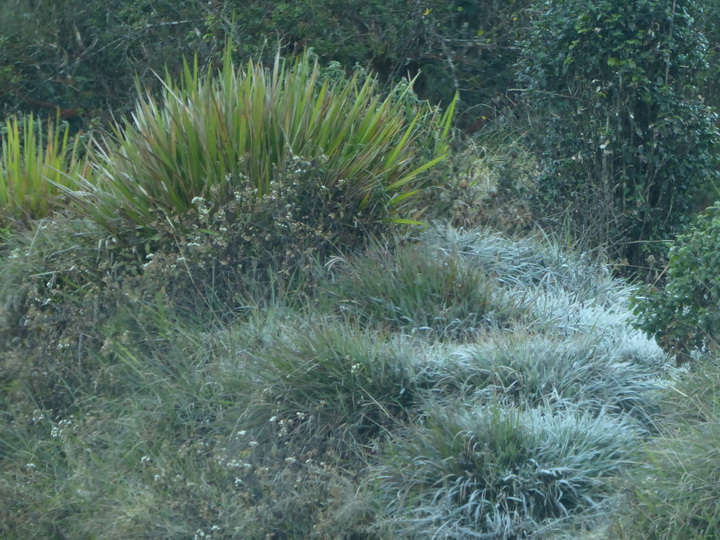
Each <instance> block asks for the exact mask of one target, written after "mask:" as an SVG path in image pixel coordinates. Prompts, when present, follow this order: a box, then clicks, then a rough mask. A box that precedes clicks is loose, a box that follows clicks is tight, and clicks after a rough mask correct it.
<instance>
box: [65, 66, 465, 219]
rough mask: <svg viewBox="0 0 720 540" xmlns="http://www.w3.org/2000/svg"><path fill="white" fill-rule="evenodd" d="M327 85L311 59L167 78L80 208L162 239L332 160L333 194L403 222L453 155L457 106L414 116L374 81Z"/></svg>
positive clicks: (145, 101)
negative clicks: (288, 171) (178, 222)
mask: <svg viewBox="0 0 720 540" xmlns="http://www.w3.org/2000/svg"><path fill="white" fill-rule="evenodd" d="M320 75H321V69H320V67H319V66H318V64H317V62H316V61H314V60H312V59H311V58H310V57H309V56H307V55H305V56H302V57H300V58H298V59H295V60H284V59H281V58H280V57H279V56H277V57H276V59H275V62H274V65H273V66H271V67H269V68H267V67H265V66H263V65H262V64H258V63H255V62H252V61H249V62H248V63H247V64H245V65H244V66H243V67H241V68H240V69H236V68H235V66H234V65H233V62H232V60H231V58H230V55H229V53H226V55H225V58H224V59H223V64H222V68H221V70H220V72H219V73H217V74H215V75H213V74H210V73H208V74H206V75H204V76H202V75H200V73H199V71H198V67H197V62H195V63H194V64H193V65H192V66H190V65H188V64H186V65H185V68H184V70H183V72H182V74H181V76H180V78H179V80H178V81H175V80H173V78H172V77H171V76H169V75H168V74H166V76H165V79H164V81H163V91H162V99H161V101H160V102H156V101H155V100H154V99H153V98H152V97H151V96H149V95H146V96H142V97H141V98H140V100H139V103H138V107H137V111H136V112H135V114H134V115H133V116H132V118H131V120H129V121H127V122H126V123H125V124H123V125H118V126H116V127H115V133H116V136H115V139H110V138H108V137H106V138H104V139H102V140H101V141H100V144H99V147H98V149H97V150H96V152H95V155H96V157H97V163H96V170H97V171H98V177H99V178H98V181H97V183H92V182H85V183H83V186H85V188H87V189H88V190H89V191H90V195H89V196H88V194H87V193H86V194H82V195H81V196H77V197H76V200H77V202H78V203H79V204H80V205H81V207H82V208H84V210H85V211H86V212H87V213H89V214H90V215H91V216H93V217H94V218H95V219H96V220H97V221H99V222H101V223H103V224H104V225H105V226H108V227H111V228H117V227H125V226H127V225H130V226H132V227H135V228H140V229H149V230H151V229H152V223H153V220H154V219H155V218H156V217H158V216H168V217H172V216H175V215H180V214H183V213H185V212H187V211H188V210H189V208H190V207H191V206H192V201H193V199H194V198H195V197H203V198H204V199H206V200H209V201H210V202H211V203H212V204H223V203H224V202H225V201H227V200H228V199H229V198H230V197H231V196H232V193H233V192H234V191H237V190H246V189H247V188H248V187H251V188H252V189H254V190H255V192H256V194H257V195H258V196H260V197H262V196H264V195H266V194H267V193H268V192H269V191H270V185H271V182H273V181H279V180H280V179H279V178H277V171H279V170H285V167H286V166H287V164H288V163H289V160H290V159H291V158H292V157H293V156H298V157H302V158H303V159H305V160H312V159H315V158H322V159H323V162H324V164H325V170H326V178H325V179H324V182H325V185H327V186H328V187H332V186H335V185H336V184H337V183H338V182H340V181H342V182H347V183H348V184H349V185H350V186H351V187H352V192H353V193H354V194H355V196H356V197H358V202H359V201H361V200H362V201H363V202H364V205H363V206H364V207H365V208H368V207H369V205H370V203H372V204H382V205H385V204H388V201H392V206H393V208H396V209H397V211H399V209H400V207H401V206H404V205H405V203H406V202H407V201H408V200H409V198H410V197H411V195H412V194H413V193H415V192H416V191H417V187H416V188H413V187H412V185H413V183H414V180H415V179H416V177H417V176H418V175H420V174H422V173H423V172H425V171H426V170H427V169H428V168H430V167H432V166H433V165H435V164H436V163H438V162H439V161H440V160H441V159H443V158H444V156H445V155H446V153H447V145H443V144H442V139H443V138H446V137H447V136H448V133H449V122H450V118H451V116H452V105H451V108H450V110H449V111H448V112H446V113H445V114H441V113H440V112H439V111H438V110H436V109H434V108H432V107H430V106H428V105H425V104H421V105H416V104H413V105H412V106H408V104H407V102H406V100H405V97H404V96H403V95H402V93H401V94H400V95H399V96H398V95H391V96H388V97H385V98H383V97H382V96H381V95H380V93H379V90H378V83H377V80H376V79H375V78H374V77H369V76H366V75H361V74H358V73H355V74H354V75H353V76H352V77H351V78H350V79H347V80H322V78H321V76H320ZM404 100H405V101H404ZM438 141H440V142H438ZM105 148H108V149H109V150H108V151H105V150H104V149H105ZM428 156H430V157H428ZM248 182H250V186H248V185H247V183H248ZM393 197H394V198H393ZM401 203H402V204H401ZM386 208H387V207H386ZM371 214H372V212H371ZM397 217H398V218H400V219H407V218H409V217H410V216H397ZM118 218H120V219H119V220H118ZM127 222H129V223H127Z"/></svg>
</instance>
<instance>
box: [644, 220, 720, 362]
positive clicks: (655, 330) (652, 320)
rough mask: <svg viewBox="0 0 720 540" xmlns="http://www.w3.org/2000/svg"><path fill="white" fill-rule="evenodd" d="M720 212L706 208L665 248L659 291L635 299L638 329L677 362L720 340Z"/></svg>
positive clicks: (647, 290)
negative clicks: (666, 258) (665, 261)
mask: <svg viewBox="0 0 720 540" xmlns="http://www.w3.org/2000/svg"><path fill="white" fill-rule="evenodd" d="M718 210H720V207H718V206H713V207H710V208H709V209H708V210H707V211H706V212H705V213H704V214H703V215H701V216H700V217H699V218H698V220H697V222H696V224H695V225H694V226H693V227H692V228H690V229H689V230H688V231H687V232H686V233H685V234H682V235H680V236H678V237H677V238H676V239H675V241H674V242H673V244H672V246H671V248H670V254H669V261H668V265H667V276H666V283H665V286H664V288H663V289H662V290H657V289H655V288H647V287H646V288H645V290H644V291H643V293H642V294H639V295H637V296H636V297H635V299H634V302H635V312H636V313H637V314H638V315H639V322H638V326H639V327H640V328H642V329H643V330H645V331H646V332H647V333H648V334H650V335H652V336H655V338H656V339H657V340H658V343H660V345H661V346H662V347H663V348H664V349H665V350H666V351H668V352H671V353H673V354H676V355H678V361H682V360H685V359H688V358H689V353H690V352H691V351H692V350H695V349H699V350H707V349H708V348H715V347H716V346H717V343H718V341H719V338H720V335H719V334H718V329H719V328H720V307H719V306H720V279H719V278H718V266H719V265H720V213H719V212H718Z"/></svg>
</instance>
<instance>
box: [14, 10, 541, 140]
mask: <svg viewBox="0 0 720 540" xmlns="http://www.w3.org/2000/svg"><path fill="white" fill-rule="evenodd" d="M527 4H528V0H514V1H512V2H494V1H486V0H483V1H481V2H469V1H461V2H451V3H447V2H441V1H439V0H431V1H429V2H423V3H418V2H406V1H405V0H391V1H376V0H373V1H370V2H369V1H364V0H363V1H360V0H343V1H341V2H338V1H329V0H302V1H294V2H275V1H268V0H252V1H245V0H226V1H223V2H218V1H213V2H205V1H201V0H179V1H178V0H153V1H149V0H131V1H128V0H110V1H108V0H84V1H83V0H68V1H66V2H62V3H61V4H58V3H57V2H54V1H53V0H32V1H31V0H8V1H7V2H6V5H7V9H4V10H3V11H2V13H0V43H1V44H2V47H0V104H2V105H4V106H5V108H6V110H9V111H14V110H17V109H21V110H25V111H34V112H36V113H43V114H48V113H49V114H55V110H56V108H60V112H61V114H62V115H63V117H64V118H65V119H67V120H69V121H71V122H72V123H73V125H74V126H76V127H80V126H83V125H84V126H87V125H88V124H90V123H93V122H94V121H96V120H98V119H101V120H103V121H108V120H110V118H111V115H110V113H111V112H112V113H114V114H115V115H121V114H126V113H128V112H129V111H130V110H131V109H132V106H133V102H134V98H135V92H134V85H133V81H134V77H135V75H136V74H137V76H138V77H139V80H140V82H141V84H142V85H143V86H147V87H149V88H151V89H154V90H158V89H159V84H158V81H157V79H156V78H155V75H154V73H162V72H163V69H164V68H165V67H166V66H167V68H168V69H169V70H170V72H171V73H173V74H177V73H179V72H180V70H181V69H182V56H183V55H184V56H186V57H189V56H192V55H193V54H197V55H198V58H199V63H200V65H201V66H203V67H205V66H209V65H213V64H215V65H216V64H217V61H218V58H219V57H220V56H221V54H222V49H223V43H224V42H225V41H226V40H227V39H228V38H230V39H232V40H233V41H234V42H235V45H234V49H235V50H234V54H235V57H236V59H240V60H243V61H244V60H247V59H248V58H251V57H252V58H255V59H256V60H259V59H261V58H262V59H264V60H266V61H267V60H270V59H271V58H272V55H273V54H274V49H275V47H276V44H277V43H278V42H280V43H282V46H283V52H284V53H285V54H288V55H295V54H298V53H300V52H302V51H303V50H305V49H307V48H310V47H312V48H313V50H314V51H315V52H316V53H317V54H318V55H319V56H320V57H321V58H322V60H323V62H325V63H328V62H330V61H338V62H340V63H341V64H342V66H343V67H344V68H345V69H347V70H350V69H352V68H353V66H355V65H356V64H358V65H360V66H362V67H363V68H365V69H368V70H373V71H374V72H376V73H378V74H379V77H380V80H381V81H382V83H383V84H385V83H387V84H388V85H389V86H392V85H394V84H396V83H397V82H398V81H399V80H400V79H402V78H405V77H410V78H412V77H414V76H416V75H418V74H419V75H420V77H419V80H418V84H417V89H418V92H419V93H420V95H421V96H422V97H423V98H426V99H429V100H431V101H432V102H434V103H436V102H439V101H443V102H444V104H447V103H449V102H450V101H451V100H452V98H453V95H454V93H455V92H456V91H459V93H460V94H461V98H462V101H463V110H467V111H468V114H467V115H466V118H465V120H464V123H465V124H466V125H468V124H473V123H475V122H476V121H477V122H484V121H485V120H486V119H487V118H483V116H490V115H491V112H490V111H491V110H492V109H493V108H494V107H495V106H497V103H495V98H496V96H499V95H501V94H502V93H503V92H504V90H505V88H507V87H509V86H511V83H510V81H512V80H513V73H512V69H511V67H510V66H512V64H513V61H514V59H515V57H516V54H517V53H516V49H515V47H514V46H513V45H514V41H515V36H516V35H517V33H518V32H520V31H522V29H523V28H524V27H525V18H524V17H522V16H520V14H521V12H522V10H523V9H524V7H525V6H526V5H527ZM516 15H517V16H516ZM478 107H479V109H478ZM108 109H109V110H108Z"/></svg>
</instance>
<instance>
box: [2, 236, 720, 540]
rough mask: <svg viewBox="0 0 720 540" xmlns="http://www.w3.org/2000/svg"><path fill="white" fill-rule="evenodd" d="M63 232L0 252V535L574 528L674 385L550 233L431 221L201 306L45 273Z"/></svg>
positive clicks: (606, 493) (57, 260)
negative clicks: (297, 278) (2, 331)
mask: <svg viewBox="0 0 720 540" xmlns="http://www.w3.org/2000/svg"><path fill="white" fill-rule="evenodd" d="M80 232H82V231H80ZM48 234H49V233H48ZM53 234H58V235H62V234H63V233H62V231H60V232H57V231H56V232H55V233H53ZM67 234H68V235H69V236H68V237H67V238H65V240H64V243H63V242H59V241H58V242H55V243H53V242H52V241H49V240H48V241H47V242H44V243H43V244H42V250H41V252H35V253H34V254H33V255H32V256H30V255H28V253H29V251H28V248H27V245H26V244H25V247H24V248H23V249H19V248H18V250H17V251H16V252H15V255H14V257H13V258H12V259H10V258H7V259H3V261H2V262H0V292H1V293H2V299H3V301H4V302H5V304H4V310H5V312H4V313H3V317H4V320H5V321H8V328H7V330H6V334H7V335H8V336H13V335H15V336H16V337H15V338H11V337H8V347H7V350H6V351H5V352H3V353H2V356H0V367H1V368H2V371H0V377H2V379H1V384H2V386H3V390H5V392H3V393H2V394H0V404H1V405H2V413H0V463H1V464H2V467H1V469H2V471H1V472H0V500H2V501H3V504H2V505H0V537H2V538H9V539H12V538H18V539H19V538H60V537H67V538H118V539H120V538H266V537H267V536H268V535H275V537H278V538H298V539H299V538H350V537H355V538H473V537H475V538H525V537H536V538H553V537H558V538H560V537H569V538H571V537H580V536H579V535H580V532H579V531H592V527H593V526H595V525H596V524H598V523H603V522H604V526H607V524H608V523H611V522H612V521H613V519H614V518H613V517H612V514H611V509H612V508H614V505H615V504H617V503H618V502H619V501H620V500H621V497H623V496H624V495H623V493H624V492H625V491H626V490H625V489H624V487H623V486H624V484H623V475H624V474H625V472H626V471H627V470H633V463H634V462H635V461H637V455H636V454H635V452H636V450H637V449H638V448H640V447H641V446H642V445H643V441H644V440H646V439H647V438H648V437H649V436H650V435H651V434H652V433H655V432H658V431H659V427H658V424H657V421H656V420H657V415H658V414H660V413H662V411H663V406H662V402H661V398H662V396H663V395H664V392H665V391H666V390H664V388H666V387H667V386H668V385H669V383H668V381H669V380H671V379H672V378H673V377H675V375H676V374H675V373H674V370H673V368H671V367H670V364H669V362H668V359H667V358H665V357H664V356H663V354H662V353H661V351H660V350H659V349H658V348H657V346H656V345H655V344H654V343H652V342H650V341H649V340H648V339H646V338H645V337H644V336H643V335H642V334H640V333H639V332H638V331H636V330H634V329H633V328H632V326H631V322H632V315H631V313H630V311H629V308H628V305H627V302H626V300H627V297H628V295H629V294H630V292H631V288H630V287H629V286H628V285H627V284H625V283H623V282H621V281H618V280H616V279H614V278H612V276H611V275H610V274H609V273H608V272H607V271H606V270H605V269H604V267H603V266H602V265H601V264H599V263H597V262H594V261H592V260H591V259H590V258H589V257H583V256H581V255H578V256H576V255H574V254H572V253H570V252H568V251H564V250H562V249H560V248H559V247H558V246H557V245H553V244H552V243H550V242H549V241H548V239H544V240H537V239H520V240H513V239H510V238H507V237H504V236H501V235H499V234H496V233H493V232H490V231H487V230H476V231H465V232H463V231H457V230H453V229H447V228H443V227H439V228H435V229H431V230H428V231H426V232H425V233H423V234H422V235H421V236H420V237H418V238H416V239H413V240H412V241H408V240H405V241H403V242H399V241H398V242H397V243H391V244H390V245H389V246H387V245H386V246H380V245H376V246H375V247H372V248H370V250H369V251H367V252H364V253H355V254H345V255H343V257H342V259H340V258H336V259H331V260H330V261H319V263H318V264H315V265H308V266H307V268H306V269H305V270H303V271H305V272H307V273H308V276H307V279H306V280H301V281H302V282H303V283H305V284H306V285H304V286H303V288H302V289H301V290H300V289H294V288H293V287H291V286H288V285H287V284H283V283H284V282H283V276H274V277H272V279H270V280H269V281H268V279H267V278H265V279H263V280H260V281H257V280H255V277H253V276H248V275H244V274H242V272H238V273H237V277H236V279H237V283H236V286H237V288H238V291H240V292H241V293H242V294H238V295H237V297H238V298H242V299H243V301H242V305H240V306H238V305H228V306H227V310H228V311H227V313H219V312H218V306H217V305H216V304H215V303H212V306H213V307H212V312H208V313H205V312H203V311H202V310H203V309H206V308H203V306H204V305H207V306H209V305H211V303H203V302H202V301H201V300H202V299H201V298H191V299H190V300H192V301H193V302H194V304H192V305H196V306H197V309H196V311H197V312H196V313H194V314H193V313H189V312H188V310H187V309H184V310H183V311H182V312H178V311H177V310H175V309H174V307H173V306H174V305H176V304H174V303H173V302H174V301H175V300H176V299H175V297H173V302H169V301H168V297H167V294H168V293H167V290H168V288H169V287H170V285H171V284H169V283H166V282H155V281H152V280H153V279H156V278H153V275H154V274H152V273H151V272H146V273H145V274H142V275H134V276H132V277H127V276H126V277H125V278H123V279H113V280H110V279H109V278H107V277H106V278H105V279H106V281H105V282H103V284H102V286H101V285H99V284H98V282H93V281H92V279H91V278H90V277H87V275H86V276H85V277H86V278H87V281H74V282H73V283H67V282H63V281H62V280H61V279H60V277H58V278H57V280H56V282H54V283H51V281H52V280H51V279H50V278H49V277H47V276H51V277H52V276H55V275H57V276H66V275H67V276H74V275H75V274H62V273H61V272H60V270H61V269H63V268H64V265H65V264H66V262H67V261H66V260H64V259H63V253H66V250H67V249H70V248H69V247H64V246H66V245H67V246H75V245H76V244H77V245H81V244H82V242H84V241H85V240H83V239H84V238H86V236H87V234H86V233H82V234H79V232H78V231H75V232H74V233H73V232H69V230H68V232H67ZM83 235H84V236H83ZM92 242H95V240H92ZM35 245H36V246H40V244H38V243H37V242H36V244H35ZM53 246H55V247H53ZM108 249H110V248H108ZM68 253H71V254H73V256H76V255H77V254H83V255H82V256H83V257H87V258H88V260H89V258H94V259H93V260H102V258H103V257H105V256H106V254H105V252H103V251H102V250H98V249H96V250H94V251H93V250H87V251H83V250H80V249H77V250H76V251H68ZM158 257H160V255H158ZM76 259H77V257H76ZM75 262H76V263H77V264H80V263H79V262H78V261H77V260H75ZM128 264H129V263H128ZM80 266H82V265H80ZM89 266H91V265H89ZM98 268H100V269H102V268H104V267H103V266H102V265H99V266H98ZM38 275H42V278H41V279H42V280H43V282H42V283H43V286H42V287H40V286H35V285H32V284H33V283H35V281H36V280H37V279H38V278H37V277H33V276H38ZM211 278H212V276H209V277H208V283H197V282H195V283H194V284H195V285H197V288H195V289H193V290H192V291H190V292H188V293H187V294H193V291H203V290H211V285H212V283H211V281H210V280H211ZM193 279H195V280H197V279H198V276H197V275H195V276H194V277H193ZM307 284H310V285H307ZM18 291H25V292H24V293H23V294H22V295H20V296H18ZM173 294H174V295H177V294H180V293H179V292H178V290H174V291H173ZM43 295H45V296H46V297H47V298H45V296H43ZM79 299H84V300H85V302H84V303H83V302H80V301H79ZM43 302H45V303H43ZM27 305H31V306H35V307H33V309H36V310H39V312H38V313H36V312H33V313H28V314H26V315H24V316H21V315H19V314H18V313H19V312H21V311H22V309H23V306H27ZM183 305H187V303H185V304H183ZM63 309H65V311H63ZM207 309H209V308H207ZM43 310H44V311H43ZM66 312H67V313H73V315H72V317H70V316H68V318H65V319H63V318H62V317H63V316H64V315H63V314H64V313H66ZM23 317H25V319H23ZM23 320H27V321H30V322H31V323H32V325H34V326H32V327H31V328H30V329H29V330H28V331H22V332H25V333H22V332H21V331H17V332H16V331H15V330H14V329H13V328H11V327H10V326H11V323H13V321H15V322H17V323H18V325H20V324H22V321H23ZM38 321H40V322H38ZM68 321H69V322H68ZM40 323H42V324H40ZM61 324H64V325H65V326H62V327H61ZM53 325H55V326H53ZM72 325H76V326H77V328H78V332H79V334H73V333H72V332H70V330H71V329H72V328H70V327H71V326H72ZM18 332H19V333H18ZM28 332H37V333H39V334H38V335H42V336H44V339H46V341H47V343H46V344H45V345H44V346H43V347H35V348H34V349H33V350H30V349H29V348H28V346H27V345H26V344H25V343H26V342H25V341H24V340H30V341H27V343H34V342H33V341H32V335H31V334H29V333H28ZM79 335H81V336H82V337H79ZM69 336H75V337H73V338H72V339H70V337H69ZM54 340H56V341H54ZM71 376H72V377H73V378H72V379H70V378H69V377H71ZM68 381H71V383H70V382H68ZM56 394H57V396H56ZM51 398H52V399H51ZM666 436H667V435H666ZM704 463H707V464H709V463H710V462H709V461H704ZM598 530H599V529H598ZM575 534H577V535H578V536H574V535H575ZM583 534H584V533H583ZM353 535H354V536H353ZM562 535H565V536H562Z"/></svg>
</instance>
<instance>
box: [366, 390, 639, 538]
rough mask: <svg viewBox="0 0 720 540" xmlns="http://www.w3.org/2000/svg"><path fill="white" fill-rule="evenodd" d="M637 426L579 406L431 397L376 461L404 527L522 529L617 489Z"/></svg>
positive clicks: (438, 534) (512, 532)
mask: <svg viewBox="0 0 720 540" xmlns="http://www.w3.org/2000/svg"><path fill="white" fill-rule="evenodd" d="M632 441H633V432H632V428H631V427H630V426H629V425H628V424H625V423H623V422H622V421H618V420H617V419H615V418H612V417H609V416H607V415H600V416H597V415H594V414H589V413H584V412H580V411H579V410H578V409H576V408H566V409H563V410H557V409H556V410H549V409H547V408H540V409H530V410H523V409H518V408H514V407H510V406H499V405H497V404H496V405H492V406H481V407H469V406H463V405H460V404H453V405H450V406H431V407H429V408H428V410H427V412H426V413H425V416H424V417H423V421H422V422H420V423H418V424H417V425H415V426H413V427H412V428H410V429H408V430H407V431H406V432H404V433H402V434H401V435H398V436H397V437H395V438H393V440H392V441H391V443H389V444H388V445H387V447H386V448H385V450H384V453H383V455H382V458H381V459H380V465H379V466H378V469H377V470H376V471H375V475H376V478H377V480H376V482H377V484H376V485H377V489H378V491H379V492H380V493H381V503H380V504H382V505H383V506H384V507H386V508H388V509H389V519H390V521H391V523H392V526H393V527H395V528H396V530H397V531H398V532H399V534H400V536H406V537H419V536H423V535H429V536H432V537H434V538H522V537H526V536H529V535H532V534H534V533H536V532H538V531H539V530H545V531H548V530H549V529H550V528H551V526H552V525H553V524H556V525H559V524H560V523H561V522H562V521H563V520H567V519H569V518H570V517H571V516H573V515H575V514H577V513H580V512H590V511H591V510H592V509H593V507H594V506H595V505H596V504H597V503H599V502H600V501H601V500H602V499H603V498H605V497H608V496H609V495H610V494H611V493H612V491H613V490H612V486H611V484H609V483H607V481H606V479H607V477H608V476H611V475H613V474H616V473H617V472H618V471H620V470H621V469H622V468H623V467H624V460H626V459H627V457H628V450H629V445H630V444H631V443H632Z"/></svg>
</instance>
